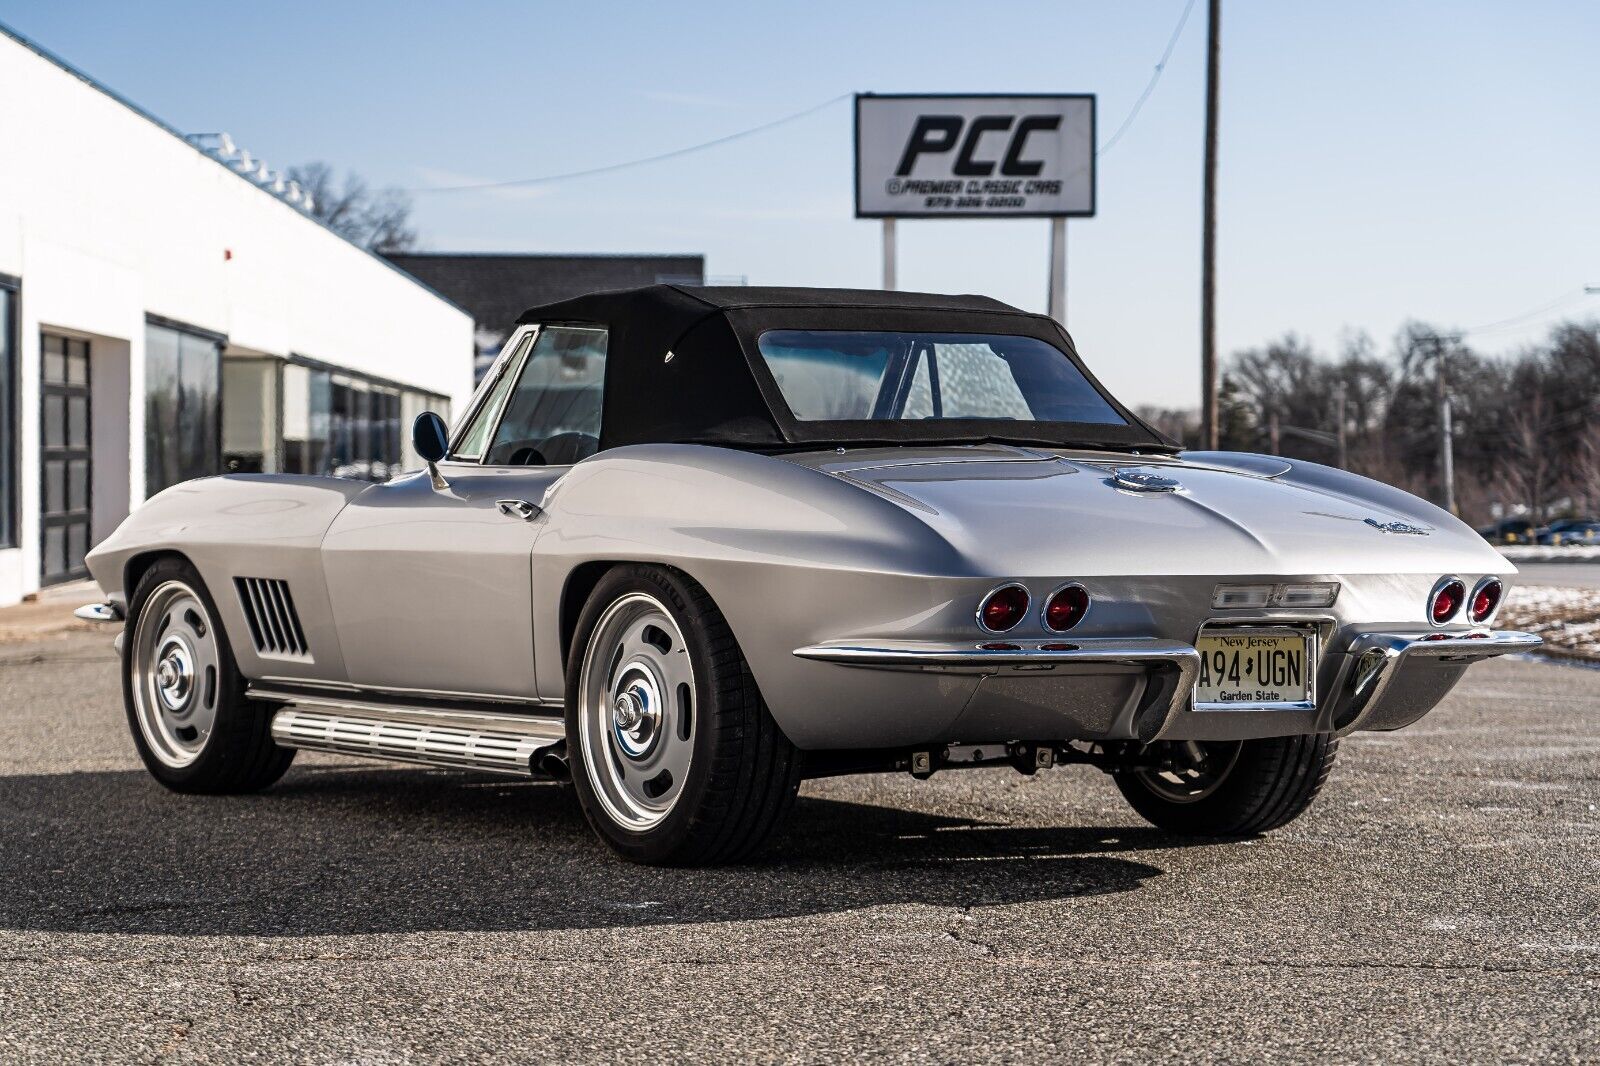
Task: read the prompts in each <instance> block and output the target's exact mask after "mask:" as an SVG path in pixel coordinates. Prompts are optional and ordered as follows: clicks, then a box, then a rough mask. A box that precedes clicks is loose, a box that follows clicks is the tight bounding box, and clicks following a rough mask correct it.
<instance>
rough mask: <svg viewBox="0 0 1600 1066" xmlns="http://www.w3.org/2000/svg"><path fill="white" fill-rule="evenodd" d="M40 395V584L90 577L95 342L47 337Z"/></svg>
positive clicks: (43, 343)
mask: <svg viewBox="0 0 1600 1066" xmlns="http://www.w3.org/2000/svg"><path fill="white" fill-rule="evenodd" d="M39 349H40V352H41V353H42V362H43V365H42V367H41V370H42V373H41V374H40V381H39V392H40V400H41V405H42V422H41V425H42V428H43V432H42V433H41V434H40V445H41V447H40V449H39V454H40V463H41V467H40V472H39V473H40V477H39V485H40V491H41V493H42V494H43V496H42V500H41V504H42V506H41V507H40V512H41V517H40V519H39V525H40V529H39V544H40V562H39V576H40V583H41V584H45V585H51V584H55V583H57V582H61V581H71V580H74V579H76V578H80V577H88V576H89V571H88V570H87V569H86V568H85V567H84V565H83V557H84V556H85V555H86V554H88V551H89V524H90V514H91V496H90V493H91V492H92V491H93V486H94V474H93V468H92V465H93V457H92V456H93V452H92V443H91V440H90V436H89V426H90V411H89V342H88V341H82V340H74V339H73V338H71V337H58V336H56V335H54V334H51V333H45V334H41V335H40V338H39Z"/></svg>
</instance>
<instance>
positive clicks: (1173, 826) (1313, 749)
mask: <svg viewBox="0 0 1600 1066" xmlns="http://www.w3.org/2000/svg"><path fill="white" fill-rule="evenodd" d="M1202 747H1203V748H1205V749H1206V751H1207V753H1208V755H1209V757H1210V758H1211V759H1213V760H1215V761H1217V762H1218V763H1221V762H1224V761H1225V760H1227V759H1229V758H1232V762H1231V765H1229V766H1228V767H1227V768H1226V770H1224V771H1223V772H1222V777H1221V780H1220V781H1217V782H1214V783H1210V784H1209V787H1208V788H1207V789H1203V790H1199V791H1200V793H1201V794H1199V795H1198V798H1193V799H1189V800H1187V801H1184V800H1179V799H1175V798H1171V792H1173V791H1175V790H1174V789H1172V788H1170V787H1169V788H1166V789H1164V790H1163V789H1160V788H1159V787H1158V786H1157V785H1155V784H1152V777H1151V775H1150V774H1149V773H1148V772H1146V771H1137V770H1129V771H1122V772H1119V773H1116V774H1113V775H1112V776H1113V777H1114V778H1115V779H1116V782H1117V787H1118V788H1119V789H1121V790H1122V794H1123V796H1125V797H1127V800H1128V802H1129V803H1130V804H1132V805H1133V809H1134V810H1136V811H1138V812H1139V813H1140V814H1141V815H1143V816H1144V817H1145V819H1146V820H1148V821H1149V822H1151V823H1152V824H1154V825H1156V826H1158V827H1159V828H1161V829H1165V830H1167V831H1168V832H1172V833H1181V834H1184V835H1188V836H1219V837H1236V836H1253V835H1255V834H1257V833H1265V832H1268V831H1269V830H1273V829H1277V828H1278V827H1279V826H1283V825H1287V824H1288V823H1290V822H1292V821H1294V820H1295V819H1296V818H1298V817H1300V815H1302V814H1304V813H1305V811H1306V808H1308V807H1310V806H1311V801H1312V800H1314V799H1316V798H1317V793H1318V792H1320V791H1321V790H1322V785H1323V782H1325V781H1326V780H1327V779H1328V773H1329V771H1330V770H1332V769H1333V760H1334V756H1335V755H1336V754H1337V753H1338V751H1339V741H1338V740H1337V739H1336V738H1335V737H1334V736H1333V735H1332V734H1329V733H1318V734H1313V735H1307V736H1294V737H1270V738H1267V739H1264V740H1245V741H1239V742H1236V745H1235V744H1205V745H1202ZM1235 751H1236V752H1237V754H1236V757H1234V753H1235ZM1163 791H1165V792H1166V793H1167V794H1163Z"/></svg>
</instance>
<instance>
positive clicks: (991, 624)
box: [978, 585, 1028, 633]
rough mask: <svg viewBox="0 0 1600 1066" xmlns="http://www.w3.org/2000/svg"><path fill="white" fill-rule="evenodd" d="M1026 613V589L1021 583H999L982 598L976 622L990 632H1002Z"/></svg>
mask: <svg viewBox="0 0 1600 1066" xmlns="http://www.w3.org/2000/svg"><path fill="white" fill-rule="evenodd" d="M1027 613H1028V590H1027V589H1025V588H1023V587H1022V586H1021V585H1001V586H1000V587H999V588H997V589H995V590H994V591H993V592H991V593H989V595H987V596H985V597H984V598H983V605H982V606H981V607H979V608H978V624H979V625H980V626H982V627H983V628H985V629H987V630H988V631H989V632H991V633H1004V632H1005V631H1006V630H1008V629H1011V628H1012V627H1013V626H1015V625H1016V624H1017V623H1018V622H1020V621H1022V619H1023V617H1024V616H1025V615H1027Z"/></svg>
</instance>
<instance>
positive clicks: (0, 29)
mask: <svg viewBox="0 0 1600 1066" xmlns="http://www.w3.org/2000/svg"><path fill="white" fill-rule="evenodd" d="M0 36H3V37H9V38H10V39H11V40H13V41H15V42H16V43H17V44H20V45H21V46H22V47H24V48H26V49H27V50H28V51H30V52H32V53H33V54H34V55H36V56H38V57H39V58H40V59H42V60H44V61H45V62H47V63H49V64H51V65H52V66H55V67H57V68H58V69H60V70H61V71H63V72H64V73H66V74H69V75H71V76H72V77H74V78H76V79H78V80H79V81H81V82H83V84H85V85H87V86H88V87H89V88H91V89H93V90H95V91H96V92H98V93H100V94H101V95H103V96H105V97H108V98H109V99H111V100H112V101H114V102H115V103H117V104H120V105H121V106H123V107H125V108H127V109H128V110H129V111H131V112H133V113H134V114H135V115H138V116H139V117H140V118H142V119H144V120H145V121H146V122H148V123H150V124H151V125H153V126H155V127H156V128H158V129H160V130H162V131H164V132H166V133H169V134H171V135H172V136H173V137H175V138H177V140H178V142H179V143H180V144H182V145H183V146H184V147H185V148H188V149H189V150H190V151H192V152H194V153H195V154H196V155H198V156H200V157H201V158H202V159H206V160H209V161H210V162H211V163H212V164H214V165H216V166H219V167H221V168H222V169H223V170H225V171H227V172H228V173H229V174H232V175H233V176H234V177H235V178H237V179H238V180H240V181H242V182H244V183H245V185H247V186H249V187H250V188H252V189H254V190H256V191H257V192H258V193H260V194H261V195H263V196H266V197H268V198H270V199H271V200H272V201H273V202H274V203H278V204H282V205H283V207H284V208H285V209H287V210H289V211H293V212H294V213H295V214H297V215H299V216H300V217H301V218H303V219H305V220H306V221H307V222H309V223H311V224H312V225H314V226H320V227H321V228H322V229H324V230H327V231H328V232H329V233H331V234H333V236H335V237H337V238H338V239H339V240H341V241H343V242H344V243H345V244H348V245H349V246H350V247H352V248H354V249H355V250H356V251H358V252H360V253H361V254H362V255H365V256H366V257H367V258H369V259H371V260H373V261H374V262H377V263H380V264H382V265H383V267H384V268H385V269H386V270H390V271H393V272H394V273H396V274H398V275H400V276H401V277H402V278H404V279H405V280H406V281H408V282H410V283H411V284H412V285H415V286H416V287H417V288H419V289H421V290H422V291H423V292H425V293H427V294H428V295H429V296H432V297H433V298H434V299H436V300H438V301H439V302H440V303H443V304H445V305H446V306H447V307H450V308H451V309H453V310H455V311H459V312H461V313H462V314H464V315H466V316H467V317H468V318H471V317H472V315H471V313H470V312H469V311H468V310H467V309H466V308H464V307H462V306H461V305H460V304H458V303H456V302H455V301H454V300H452V299H450V298H449V297H448V296H445V295H444V294H443V293H441V292H439V291H438V290H436V289H434V288H433V287H432V286H430V285H427V284H426V283H424V282H422V281H420V280H418V279H417V278H415V277H413V276H412V275H410V274H408V273H406V272H405V271H404V270H401V269H400V268H399V267H398V266H396V265H395V264H393V263H391V262H390V261H389V260H388V259H385V258H384V257H383V256H382V255H381V254H379V253H377V252H374V251H372V250H371V249H370V248H363V247H362V246H361V245H359V244H357V243H356V242H355V241H352V240H351V239H350V238H349V237H346V236H345V235H344V234H342V233H340V232H339V231H338V230H336V229H334V228H333V227H332V226H330V225H328V224H327V223H326V222H324V221H322V220H321V219H320V218H315V217H313V216H311V215H308V214H306V213H305V212H304V211H301V210H299V209H297V208H296V207H295V206H294V205H292V204H290V203H287V202H286V201H284V200H283V199H282V198H281V197H278V196H276V195H274V194H273V193H272V192H271V191H270V190H268V189H264V188H262V187H261V186H260V185H257V184H256V183H255V182H253V181H251V180H250V179H249V178H247V177H245V176H244V175H243V174H241V173H239V172H238V171H237V170H234V169H233V168H232V167H230V166H228V165H227V164H226V163H224V162H223V161H222V160H220V159H218V158H217V157H216V156H213V155H211V154H210V153H209V152H207V151H205V149H203V148H201V147H200V146H199V145H197V144H195V143H194V142H192V141H190V140H189V138H188V137H187V136H186V135H185V134H184V133H183V131H182V130H180V129H178V128H177V127H176V126H174V125H172V124H171V123H169V122H167V121H165V120H163V119H161V118H160V117H158V116H157V115H155V114H153V113H152V112H150V111H147V110H145V109H144V108H143V107H141V106H139V105H138V104H136V103H134V102H133V101H132V100H130V99H128V98H127V97H126V96H124V95H122V94H121V93H119V92H117V91H116V90H115V89H113V88H111V87H110V86H108V85H106V84H105V83H104V82H101V81H99V80H98V79H96V78H94V77H93V76H92V75H89V74H86V73H84V72H83V71H82V70H79V69H78V68H77V67H75V66H73V65H72V64H71V63H68V62H67V61H66V60H65V59H62V58H61V57H60V56H58V55H56V54H55V53H54V52H52V51H50V49H48V48H46V47H44V46H43V45H42V44H39V43H38V42H37V41H35V40H33V39H32V38H29V37H26V36H24V35H22V34H21V33H18V32H17V31H16V30H14V29H12V28H11V27H10V26H9V25H7V24H6V23H4V22H0Z"/></svg>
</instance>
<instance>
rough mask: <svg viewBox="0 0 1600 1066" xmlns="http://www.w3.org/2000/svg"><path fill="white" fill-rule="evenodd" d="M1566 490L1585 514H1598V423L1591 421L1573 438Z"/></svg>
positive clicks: (1599, 486)
mask: <svg viewBox="0 0 1600 1066" xmlns="http://www.w3.org/2000/svg"><path fill="white" fill-rule="evenodd" d="M1565 481H1566V485H1565V488H1566V491H1567V493H1568V495H1570V496H1571V497H1572V501H1573V506H1574V507H1575V508H1577V507H1581V508H1582V513H1584V514H1590V515H1592V514H1600V423H1595V422H1590V423H1588V424H1587V425H1585V426H1584V427H1583V429H1582V430H1581V431H1580V432H1579V433H1578V434H1577V437H1576V439H1575V440H1574V441H1573V448H1572V458H1571V460H1570V461H1569V463H1568V464H1567V468H1566V478H1565Z"/></svg>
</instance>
